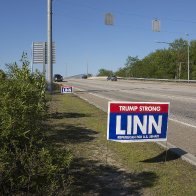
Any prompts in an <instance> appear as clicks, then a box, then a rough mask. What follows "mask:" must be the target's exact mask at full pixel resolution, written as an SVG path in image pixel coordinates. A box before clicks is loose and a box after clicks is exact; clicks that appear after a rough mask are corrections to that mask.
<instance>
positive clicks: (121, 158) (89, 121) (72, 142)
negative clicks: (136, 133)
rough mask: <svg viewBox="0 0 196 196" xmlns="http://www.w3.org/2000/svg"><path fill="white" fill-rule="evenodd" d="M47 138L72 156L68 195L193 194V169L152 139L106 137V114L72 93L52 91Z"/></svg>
mask: <svg viewBox="0 0 196 196" xmlns="http://www.w3.org/2000/svg"><path fill="white" fill-rule="evenodd" d="M50 116H51V118H50V125H51V126H52V129H51V131H50V132H49V133H48V138H49V141H50V142H51V144H52V145H55V146H57V147H58V148H69V149H70V150H71V151H72V152H73V155H74V157H75V158H74V161H73V163H72V166H71V170H70V174H71V175H72V183H71V186H70V188H69V190H67V193H68V194H69V195H165V196H167V195H179V196H181V195H186V196H187V195H193V196H195V195H196V167H194V166H192V165H190V164H188V163H186V162H185V161H182V160H181V159H180V158H179V157H178V156H176V155H174V154H172V153H171V152H170V151H168V156H167V161H166V162H164V160H165V150H164V149H163V148H161V147H160V146H158V145H157V144H156V143H117V142H108V141H107V140H106V130H107V114H106V113H104V112H103V111H101V110H99V109H97V108H95V107H94V106H92V105H90V104H88V103H87V102H86V101H84V100H81V99H80V98H78V97H76V96H75V95H73V94H66V95H62V94H55V95H53V97H52V102H51V107H50Z"/></svg>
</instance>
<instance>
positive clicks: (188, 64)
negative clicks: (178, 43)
mask: <svg viewBox="0 0 196 196" xmlns="http://www.w3.org/2000/svg"><path fill="white" fill-rule="evenodd" d="M187 44H188V82H189V79H190V59H189V58H190V57H189V53H190V48H189V41H188V42H187Z"/></svg>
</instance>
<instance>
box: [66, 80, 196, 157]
mask: <svg viewBox="0 0 196 196" xmlns="http://www.w3.org/2000/svg"><path fill="white" fill-rule="evenodd" d="M68 83H69V84H70V85H72V86H73V87H74V88H75V90H76V91H78V90H79V91H78V93H79V92H82V93H83V94H81V96H87V95H89V98H88V97H87V98H86V99H90V102H93V100H96V99H102V102H101V101H100V107H101V108H103V109H104V110H105V111H107V102H108V100H113V101H143V102H148V101H150V102H170V115H169V119H170V121H169V130H168V142H169V144H171V146H170V147H175V148H178V149H177V150H183V151H181V154H189V155H191V156H193V157H192V158H196V84H193V83H189V84H185V83H170V82H168V83H167V82H149V81H135V80H132V81H117V82H114V81H113V82H112V81H106V80H90V79H87V80H86V79H70V80H69V81H68ZM96 104H97V105H99V101H98V102H97V103H96Z"/></svg>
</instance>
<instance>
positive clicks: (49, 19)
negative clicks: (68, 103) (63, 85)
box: [47, 0, 53, 93]
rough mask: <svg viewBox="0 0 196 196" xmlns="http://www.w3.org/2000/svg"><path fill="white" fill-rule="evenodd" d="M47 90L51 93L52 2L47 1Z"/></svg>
mask: <svg viewBox="0 0 196 196" xmlns="http://www.w3.org/2000/svg"><path fill="white" fill-rule="evenodd" d="M47 48H48V57H47V58H48V59H47V61H48V90H49V91H50V93H52V75H53V65H52V0H48V45H47Z"/></svg>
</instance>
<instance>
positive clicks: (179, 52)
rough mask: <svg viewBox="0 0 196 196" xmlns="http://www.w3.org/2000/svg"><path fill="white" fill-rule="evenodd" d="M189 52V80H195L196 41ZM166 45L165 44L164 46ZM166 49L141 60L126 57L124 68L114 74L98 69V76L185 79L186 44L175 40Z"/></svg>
mask: <svg viewBox="0 0 196 196" xmlns="http://www.w3.org/2000/svg"><path fill="white" fill-rule="evenodd" d="M189 44H190V46H189V51H190V79H192V80H196V40H192V41H191V42H190V43H189ZM165 45H166V44H165ZM166 46H168V48H167V49H160V50H156V51H155V52H152V53H150V54H149V55H147V56H146V57H144V58H143V59H139V58H138V57H137V56H136V57H133V56H128V58H127V60H126V63H125V65H124V66H121V67H120V68H119V69H118V70H117V71H116V72H114V71H112V70H106V69H100V70H99V73H98V76H108V75H117V76H119V77H137V78H160V79H187V75H188V68H187V67H188V42H187V40H183V39H177V40H175V41H174V42H172V43H169V44H167V45H166Z"/></svg>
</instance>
